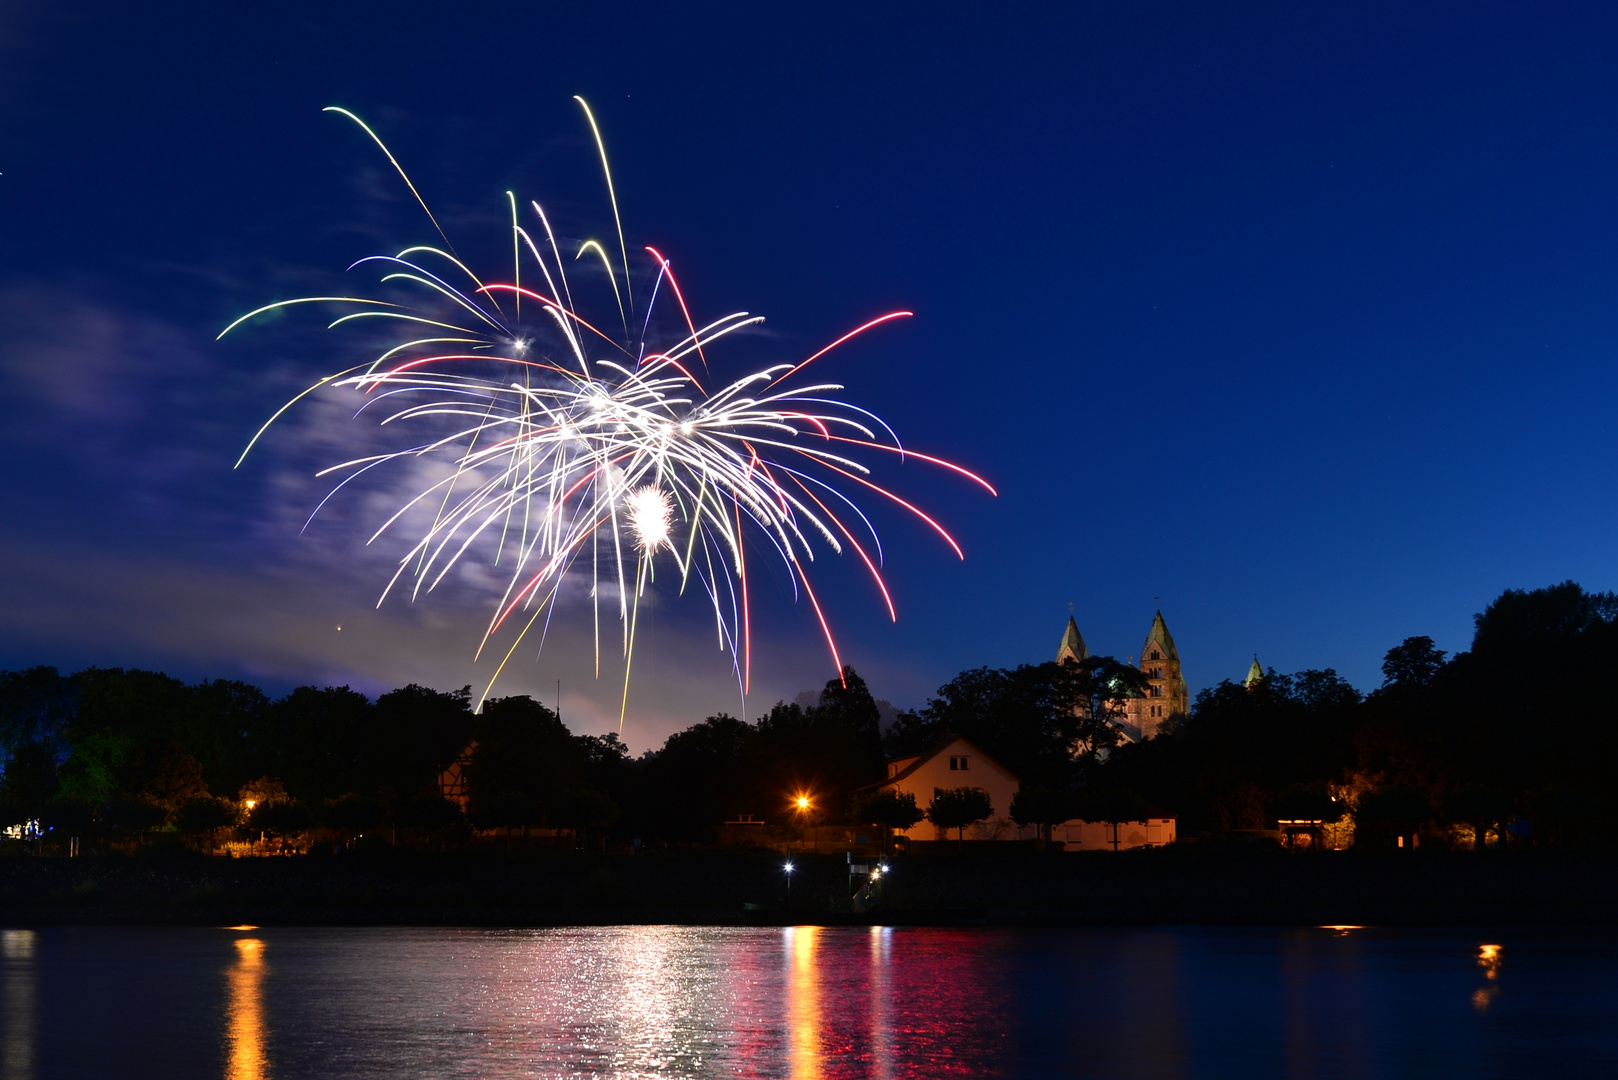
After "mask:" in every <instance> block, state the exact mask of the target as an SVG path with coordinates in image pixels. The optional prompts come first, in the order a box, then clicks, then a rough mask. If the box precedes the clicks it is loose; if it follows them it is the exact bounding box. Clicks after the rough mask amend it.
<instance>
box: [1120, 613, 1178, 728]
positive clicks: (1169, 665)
mask: <svg viewBox="0 0 1618 1080" xmlns="http://www.w3.org/2000/svg"><path fill="white" fill-rule="evenodd" d="M1140 669H1141V671H1142V672H1144V673H1145V674H1146V696H1145V697H1142V698H1135V699H1133V700H1131V701H1130V702H1129V723H1130V724H1131V726H1133V727H1134V729H1135V731H1137V732H1139V733H1140V736H1139V737H1140V738H1142V739H1150V738H1151V737H1152V736H1153V735H1156V734H1157V730H1158V728H1160V727H1162V726H1163V721H1165V720H1167V719H1168V718H1169V717H1170V716H1172V715H1174V714H1175V713H1187V712H1190V711H1191V691H1190V690H1189V689H1187V687H1186V685H1185V677H1184V676H1183V675H1181V674H1180V651H1179V650H1178V649H1176V648H1175V647H1174V638H1173V637H1172V636H1171V635H1170V634H1169V628H1168V624H1167V623H1165V622H1164V621H1163V613H1162V612H1161V611H1159V612H1158V613H1157V615H1156V617H1155V618H1153V619H1152V628H1151V630H1149V631H1147V634H1146V644H1144V645H1142V646H1141V649H1140Z"/></svg>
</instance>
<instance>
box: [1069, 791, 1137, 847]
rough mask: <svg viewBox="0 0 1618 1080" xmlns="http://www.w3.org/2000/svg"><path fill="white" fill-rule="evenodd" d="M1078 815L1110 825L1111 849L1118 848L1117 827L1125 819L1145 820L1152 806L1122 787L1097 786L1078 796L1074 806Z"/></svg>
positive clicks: (1086, 819) (1087, 819)
mask: <svg viewBox="0 0 1618 1080" xmlns="http://www.w3.org/2000/svg"><path fill="white" fill-rule="evenodd" d="M1076 809H1077V810H1078V814H1079V817H1080V818H1082V819H1083V820H1085V821H1100V822H1104V823H1106V824H1108V825H1111V826H1112V850H1114V851H1117V850H1118V843H1119V841H1118V827H1119V826H1120V825H1122V824H1123V823H1124V822H1126V821H1145V820H1146V819H1147V818H1148V817H1150V816H1151V813H1152V808H1151V806H1150V805H1149V804H1148V803H1147V802H1146V800H1145V799H1143V798H1141V797H1140V796H1139V795H1137V794H1136V793H1135V792H1133V791H1129V790H1127V789H1124V788H1097V789H1095V790H1092V791H1086V792H1085V793H1083V794H1082V795H1080V796H1079V799H1078V805H1077V806H1076Z"/></svg>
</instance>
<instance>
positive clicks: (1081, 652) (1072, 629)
mask: <svg viewBox="0 0 1618 1080" xmlns="http://www.w3.org/2000/svg"><path fill="white" fill-rule="evenodd" d="M1068 657H1072V658H1073V659H1074V660H1077V661H1081V662H1082V661H1085V660H1088V659H1090V650H1089V648H1087V647H1086V646H1085V644H1084V635H1083V634H1081V633H1079V624H1078V623H1076V622H1074V621H1073V616H1071V615H1069V616H1068V617H1067V629H1066V630H1064V631H1063V632H1062V644H1060V645H1058V646H1057V647H1056V662H1057V663H1058V664H1060V663H1061V662H1062V661H1063V660H1066V659H1067V658H1068Z"/></svg>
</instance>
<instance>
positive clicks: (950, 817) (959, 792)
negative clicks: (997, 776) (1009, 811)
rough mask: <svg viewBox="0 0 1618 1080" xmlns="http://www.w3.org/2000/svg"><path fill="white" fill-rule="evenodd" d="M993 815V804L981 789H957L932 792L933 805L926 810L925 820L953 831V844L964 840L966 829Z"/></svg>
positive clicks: (986, 793) (987, 794)
mask: <svg viewBox="0 0 1618 1080" xmlns="http://www.w3.org/2000/svg"><path fill="white" fill-rule="evenodd" d="M993 813H994V802H993V800H991V799H990V798H989V793H988V792H987V791H984V790H983V789H982V788H975V787H959V788H948V789H942V788H941V789H939V790H938V791H935V792H933V804H932V805H931V806H929V807H928V808H927V820H928V821H930V822H932V823H933V824H934V825H936V826H938V827H939V828H940V829H945V830H948V829H954V830H955V842H956V844H957V845H959V844H961V843H962V842H963V841H964V839H965V836H964V834H965V832H966V827H967V826H968V825H971V824H974V823H975V822H979V821H982V820H983V819H984V818H986V817H988V816H989V815H990V814H993Z"/></svg>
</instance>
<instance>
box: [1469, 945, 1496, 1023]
mask: <svg viewBox="0 0 1618 1080" xmlns="http://www.w3.org/2000/svg"><path fill="white" fill-rule="evenodd" d="M1501 951H1502V950H1501V948H1500V946H1499V945H1479V946H1478V967H1480V968H1482V969H1483V977H1484V978H1485V979H1487V980H1488V982H1486V983H1484V985H1482V986H1480V987H1478V988H1477V989H1476V990H1474V991H1473V992H1472V1008H1474V1009H1476V1010H1477V1011H1478V1012H1488V1011H1489V1006H1490V1005H1492V1004H1494V999H1495V998H1497V997H1499V996H1500V982H1499V979H1500V953H1501Z"/></svg>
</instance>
